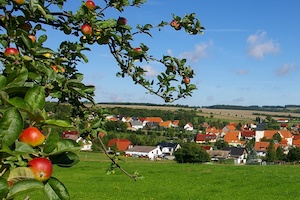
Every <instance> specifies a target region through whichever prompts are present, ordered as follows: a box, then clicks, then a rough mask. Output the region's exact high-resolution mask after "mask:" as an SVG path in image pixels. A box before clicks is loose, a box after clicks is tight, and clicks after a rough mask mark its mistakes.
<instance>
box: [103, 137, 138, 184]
mask: <svg viewBox="0 0 300 200" xmlns="http://www.w3.org/2000/svg"><path fill="white" fill-rule="evenodd" d="M97 138H98V140H99V142H100V144H101V146H102V148H103V150H104V153H105V155H106V156H107V157H108V158H109V159H110V160H111V162H112V163H113V164H115V165H116V166H117V167H118V168H119V169H120V170H121V171H122V172H123V173H124V174H126V175H127V176H128V177H129V178H132V179H133V180H135V181H136V180H137V176H135V175H132V174H130V173H128V172H127V171H126V170H125V169H123V168H122V167H121V166H120V165H119V164H118V163H116V161H115V160H114V159H113V158H112V157H110V156H109V155H108V153H107V149H106V148H105V145H104V144H103V142H102V140H101V138H100V136H98V137H97Z"/></svg>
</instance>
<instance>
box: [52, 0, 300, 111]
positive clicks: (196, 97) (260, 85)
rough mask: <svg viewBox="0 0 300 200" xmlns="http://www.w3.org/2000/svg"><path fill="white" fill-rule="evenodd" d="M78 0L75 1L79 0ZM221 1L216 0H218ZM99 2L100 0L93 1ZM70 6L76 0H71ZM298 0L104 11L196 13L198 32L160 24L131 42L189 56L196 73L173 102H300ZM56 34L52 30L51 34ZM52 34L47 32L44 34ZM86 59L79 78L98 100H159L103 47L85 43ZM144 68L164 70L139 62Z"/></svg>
mask: <svg viewBox="0 0 300 200" xmlns="http://www.w3.org/2000/svg"><path fill="white" fill-rule="evenodd" d="M78 2H79V3H80V1H78ZM221 2H222V3H221ZM95 3H96V4H97V3H98V4H100V5H101V3H102V1H100V0H95ZM72 6H76V5H75V4H74V0H72ZM299 9H300V1H295V0H287V1H282V0H264V1H261V0H260V1H258V0H252V1H250V0H248V1H240V0H227V1H220V0H209V1H204V0H197V1H195V0H184V1H183V0H173V1H171V0H163V1H162V0H149V1H148V2H147V3H146V4H144V5H143V6H142V7H141V8H129V9H127V10H125V12H123V13H118V12H116V11H112V10H107V12H106V16H107V17H115V18H118V17H119V16H122V17H125V18H127V20H128V24H129V25H131V26H133V27H135V26H136V24H146V23H150V24H153V25H155V24H158V23H160V22H161V21H168V22H169V21H171V20H172V16H171V14H172V13H174V14H175V15H179V16H183V15H184V14H188V13H196V16H197V17H198V18H199V19H200V22H201V25H202V26H204V27H205V29H206V30H205V31H204V35H197V36H190V35H188V34H187V33H185V32H184V31H183V30H181V31H174V30H173V29H171V28H169V27H168V28H165V29H163V30H162V31H160V32H158V31H154V32H153V38H150V37H147V36H141V37H138V38H136V40H135V41H134V42H133V43H134V44H136V45H137V46H138V45H139V43H140V42H143V43H145V44H146V45H148V46H149V47H150V51H149V54H152V55H154V56H155V57H157V58H161V57H162V55H172V56H176V57H180V58H184V57H185V58H187V59H188V64H189V65H190V66H191V67H192V68H193V69H194V71H195V73H196V76H195V78H194V79H192V80H191V83H193V84H196V86H197V88H198V89H197V90H196V91H195V92H194V93H193V96H192V97H188V98H186V99H182V100H179V101H176V102H174V104H182V105H189V106H210V105H216V104H226V105H243V106H250V105H258V106H263V105H281V106H283V105H287V104H297V105H299V104H300V101H299V100H300V87H299V86H300V79H299V75H300V68H299V67H300V56H299V52H300V28H299V22H300V13H299ZM54 37H55V36H54ZM50 39H51V36H49V40H50ZM90 47H91V50H92V51H91V52H86V54H87V56H88V58H89V60H90V62H89V63H87V64H80V65H79V68H78V69H79V71H80V72H82V73H83V74H84V75H85V79H84V82H85V83H86V84H93V85H95V86H96V96H95V100H96V102H98V103H99V102H143V103H158V104H164V101H163V100H162V99H160V98H159V97H156V96H153V95H149V94H146V91H145V89H143V88H142V87H141V86H139V85H135V84H133V83H132V81H131V79H130V78H128V77H127V78H118V77H116V76H115V74H116V73H117V72H118V66H117V64H116V62H115V61H114V59H113V57H112V56H111V55H110V54H109V51H108V49H107V47H105V46H97V45H94V46H90ZM142 66H143V67H145V68H146V69H148V70H149V75H156V74H157V73H159V72H160V71H162V70H163V68H161V67H160V66H158V65H155V64H151V63H150V64H142Z"/></svg>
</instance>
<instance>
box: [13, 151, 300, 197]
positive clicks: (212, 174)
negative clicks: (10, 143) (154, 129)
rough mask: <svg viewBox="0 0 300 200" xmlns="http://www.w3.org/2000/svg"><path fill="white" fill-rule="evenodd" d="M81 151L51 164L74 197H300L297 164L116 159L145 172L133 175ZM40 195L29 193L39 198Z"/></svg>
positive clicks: (96, 156) (130, 170)
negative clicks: (69, 162) (71, 160)
mask: <svg viewBox="0 0 300 200" xmlns="http://www.w3.org/2000/svg"><path fill="white" fill-rule="evenodd" d="M80 156H81V162H80V163H78V164H77V165H75V166H73V167H72V168H67V169H65V168H59V167H55V168H54V173H53V176H54V177H56V178H58V179H59V180H61V181H62V182H63V183H64V184H65V186H66V187H67V188H68V190H69V193H70V196H71V199H72V200H97V199H104V200H128V199H131V200H132V199H137V200H143V199H144V200H148V199H158V200H160V199H176V200H177V199H191V200H193V199H207V200H209V199H222V200H224V199H231V200H232V199H234V200H235V199H243V200H245V199H249V200H254V199H255V200H257V199H264V200H265V199H267V200H268V199H272V200H273V199H285V200H287V199H300V190H299V188H300V165H276V166H275V165H272V166H236V165H219V164H177V163H175V162H172V161H159V162H153V161H146V160H140V159H137V158H134V159H133V158H125V159H124V162H120V164H121V165H122V166H123V167H124V168H125V169H126V170H127V171H129V172H131V173H133V172H134V171H138V172H139V173H140V175H142V176H143V178H142V179H139V180H138V181H133V180H132V179H130V178H128V177H127V176H126V175H125V174H123V173H122V172H121V171H120V170H117V171H116V173H115V174H111V175H107V174H106V169H107V168H108V166H109V164H110V163H109V160H108V159H107V158H105V157H104V156H103V155H100V154H96V153H81V154H80ZM42 195H43V194H42V192H33V193H32V194H30V196H31V199H37V200H40V199H43V198H42ZM17 199H24V197H21V198H17Z"/></svg>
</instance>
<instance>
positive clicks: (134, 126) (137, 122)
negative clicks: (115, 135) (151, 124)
mask: <svg viewBox="0 0 300 200" xmlns="http://www.w3.org/2000/svg"><path fill="white" fill-rule="evenodd" d="M129 123H130V127H131V130H138V129H143V128H144V126H143V122H141V121H140V120H133V121H131V122H129Z"/></svg>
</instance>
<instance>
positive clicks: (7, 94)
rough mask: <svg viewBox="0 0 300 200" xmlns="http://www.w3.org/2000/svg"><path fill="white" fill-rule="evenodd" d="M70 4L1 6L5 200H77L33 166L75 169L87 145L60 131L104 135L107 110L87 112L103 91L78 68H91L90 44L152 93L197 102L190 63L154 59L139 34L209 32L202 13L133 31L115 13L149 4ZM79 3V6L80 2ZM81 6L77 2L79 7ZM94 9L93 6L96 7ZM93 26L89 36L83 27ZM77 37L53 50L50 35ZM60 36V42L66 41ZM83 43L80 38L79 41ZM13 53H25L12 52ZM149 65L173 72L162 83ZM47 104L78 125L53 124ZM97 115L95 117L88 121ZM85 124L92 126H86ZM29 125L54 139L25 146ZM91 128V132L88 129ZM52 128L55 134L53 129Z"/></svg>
mask: <svg viewBox="0 0 300 200" xmlns="http://www.w3.org/2000/svg"><path fill="white" fill-rule="evenodd" d="M66 2H67V0H0V48H1V52H0V61H1V63H2V64H1V74H0V102H1V106H2V107H3V108H4V109H2V110H1V119H0V158H1V163H0V175H1V176H0V198H1V199H2V198H4V199H13V198H14V197H16V196H17V195H19V194H21V193H24V192H25V193H29V192H30V191H32V190H44V192H45V194H46V196H47V198H48V199H69V198H70V196H69V193H68V191H67V189H66V188H65V186H64V185H63V183H62V182H60V181H59V180H58V179H57V178H55V177H50V178H49V179H48V180H47V181H44V182H40V181H37V180H34V179H32V176H31V174H30V172H29V171H28V169H27V163H28V161H29V160H31V159H32V158H34V157H46V158H49V159H50V160H51V162H52V164H53V165H58V166H61V167H71V166H72V165H74V164H76V163H77V162H78V161H79V158H78V156H77V154H76V153H77V152H78V151H79V149H80V146H79V145H78V144H77V143H76V142H74V141H72V140H69V139H62V138H60V136H59V135H60V134H59V133H57V132H55V131H52V129H53V127H63V128H66V129H67V128H74V127H77V128H78V127H80V133H81V134H82V136H84V137H89V138H93V137H94V138H95V137H97V135H98V133H99V132H100V131H102V132H105V130H103V127H104V126H103V124H104V123H105V120H104V117H105V111H103V110H101V109H99V108H95V107H85V105H84V104H83V101H87V100H88V101H90V102H91V103H92V104H94V99H93V98H94V91H95V87H94V86H91V85H86V84H84V83H83V74H81V73H80V72H79V71H78V70H77V66H78V64H80V63H86V62H88V58H87V57H86V56H85V54H84V52H85V51H88V50H89V45H102V46H103V48H108V49H109V51H110V53H111V54H112V56H113V57H114V58H115V60H116V64H118V66H119V71H118V72H117V74H116V75H117V76H118V77H125V76H128V77H131V78H132V80H133V81H134V83H136V84H139V85H141V86H142V87H144V88H145V90H146V91H148V92H149V93H150V94H153V95H157V96H159V97H161V98H163V99H164V100H165V102H167V103H168V102H173V101H175V100H178V99H180V98H186V97H187V96H191V95H192V92H193V90H195V89H196V86H195V85H194V84H191V83H190V82H189V81H188V82H187V81H184V80H186V79H187V78H188V80H190V79H192V78H193V77H194V71H193V70H192V69H191V68H190V66H187V64H186V59H178V58H175V57H172V56H168V55H164V56H162V58H155V57H154V56H152V55H148V51H149V47H148V46H146V44H143V43H140V45H139V47H136V46H133V45H132V42H133V41H134V39H135V36H136V35H138V34H146V35H149V36H150V37H151V30H152V29H159V30H160V29H162V28H163V27H166V26H171V27H173V28H174V30H175V31H178V30H182V31H186V32H187V33H189V34H192V35H196V34H202V31H203V30H204V28H203V27H202V26H201V25H200V21H199V20H198V19H197V18H196V16H195V14H188V15H185V16H183V17H179V16H176V15H171V16H170V19H169V20H170V21H172V23H170V21H169V22H164V21H162V22H161V23H160V24H158V25H151V24H145V25H137V26H136V27H133V26H130V25H128V24H127V23H126V21H125V23H124V21H123V22H122V23H119V22H118V18H117V17H116V18H106V17H105V12H110V11H111V10H114V11H118V12H119V13H122V12H123V11H124V9H126V7H129V6H131V7H137V9H138V7H139V6H142V4H144V3H145V2H146V0H132V1H129V0H103V1H102V2H101V3H99V1H97V2H95V3H96V5H95V6H94V7H93V6H92V7H90V6H86V2H85V1H82V2H80V1H76V3H77V4H78V9H77V10H66V6H65V4H66ZM72 3H73V2H72ZM74 3H75V1H74ZM89 3H92V4H93V2H91V1H89ZM83 25H85V28H84V29H85V30H82V26H83ZM50 28H54V29H55V30H56V32H57V34H61V35H62V36H63V35H69V37H70V38H72V40H71V39H70V40H62V41H59V42H61V43H60V44H59V46H58V47H57V49H53V48H50V47H49V45H48V46H47V39H48V37H47V33H48V36H49V32H48V30H49V29H50ZM59 38H65V37H60V36H59V35H58V36H56V39H57V40H59ZM74 38H75V39H74ZM8 48H14V49H16V50H17V52H14V53H8V54H4V52H5V50H6V49H8ZM142 62H148V63H150V62H158V63H160V64H162V65H163V66H165V70H164V71H162V72H161V73H160V74H159V75H158V76H157V79H155V80H149V79H147V77H146V76H145V72H146V71H145V69H143V68H142V67H141V63H142ZM46 99H54V100H56V101H57V102H58V103H68V104H69V105H71V106H72V111H73V112H72V116H70V119H66V120H58V119H52V118H49V116H48V115H47V113H46V110H45V107H44V105H45V101H46ZM91 113H93V114H94V118H93V119H90V118H89V117H88V116H89V115H90V114H91ZM82 125H85V126H82ZM28 126H35V127H37V128H39V129H40V130H42V131H43V133H44V134H45V135H46V141H45V142H44V144H42V145H40V146H37V147H31V146H30V145H28V144H26V143H23V142H20V141H19V140H18V138H19V135H20V133H21V132H22V130H23V129H25V128H26V127H28ZM82 127H83V128H82ZM51 128H52V129H51Z"/></svg>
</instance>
